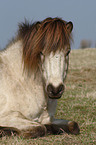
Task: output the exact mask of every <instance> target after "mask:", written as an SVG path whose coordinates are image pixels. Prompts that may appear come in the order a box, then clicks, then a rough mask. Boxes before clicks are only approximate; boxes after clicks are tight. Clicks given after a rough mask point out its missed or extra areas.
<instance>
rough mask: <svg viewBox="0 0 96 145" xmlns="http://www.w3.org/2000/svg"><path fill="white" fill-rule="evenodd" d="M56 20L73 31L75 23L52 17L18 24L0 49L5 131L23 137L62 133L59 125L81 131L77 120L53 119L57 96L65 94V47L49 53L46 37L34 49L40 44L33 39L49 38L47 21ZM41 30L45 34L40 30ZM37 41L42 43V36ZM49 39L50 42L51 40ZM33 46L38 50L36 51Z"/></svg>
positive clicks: (0, 120)
mask: <svg viewBox="0 0 96 145" xmlns="http://www.w3.org/2000/svg"><path fill="white" fill-rule="evenodd" d="M53 21H54V22H55V21H56V22H55V23H64V24H65V27H66V28H65V29H66V31H67V29H68V30H69V31H70V32H71V29H72V26H71V25H72V23H69V24H68V26H67V24H66V23H65V22H64V21H63V20H61V19H59V18H54V19H52V18H49V19H46V20H44V21H42V22H37V23H36V24H33V25H29V24H23V25H20V26H19V33H18V36H17V37H16V39H15V40H14V41H13V42H12V43H10V45H8V47H7V48H6V49H5V50H3V51H1V52H0V126H1V127H0V130H1V132H3V133H5V134H10V132H11V131H12V132H15V133H17V134H19V135H22V136H24V137H37V136H42V135H44V134H45V133H46V132H47V131H49V132H51V133H59V132H60V128H61V130H65V131H66V132H71V133H74V134H78V133H79V127H78V124H77V123H76V122H73V121H66V120H56V119H54V114H55V111H56V105H57V99H58V98H60V97H61V95H62V94H63V91H64V79H65V77H66V74H67V68H68V56H67V55H66V51H65V49H66V48H64V51H63V49H62V48H60V49H61V50H58V49H59V48H56V49H57V50H52V52H51V49H52V48H51V49H50V50H49V52H48V50H47V51H46V50H44V49H45V48H46V47H45V45H44V44H46V43H47V39H46V41H45V38H44V40H43V41H44V44H43V45H44V48H41V50H39V47H38V49H37V46H38V45H39V43H38V44H37V45H36V48H35V44H36V43H37V41H36V42H34V40H36V38H35V37H37V38H38V39H37V40H39V39H40V38H39V36H40V37H41V38H42V37H45V35H46V37H47V33H48V32H47V33H45V32H46V31H47V29H48V27H47V23H48V24H50V23H52V22H53ZM64 24H62V25H64ZM42 25H43V26H42ZM44 25H45V26H44ZM56 25H57V24H56ZM59 25H60V24H59ZM42 27H43V28H42ZM45 28H46V31H45V30H44V29H45ZM50 29H51V28H50ZM55 29H56V28H55ZM55 29H54V31H55ZM58 29H59V27H58ZM41 30H43V33H42V36H41V33H40V34H39V32H38V31H41ZM50 33H51V32H50ZM63 33H64V32H63ZM43 34H44V35H43ZM58 35H59V34H58ZM63 35H65V34H63ZM54 37H55V36H54ZM64 37H65V36H64ZM68 37H69V34H68ZM48 39H50V38H48ZM57 39H58V38H56V40H57ZM54 41H55V40H54ZM64 41H65V40H64ZM66 41H67V40H66ZM38 42H41V39H40V40H39V41H38ZM48 42H49V43H51V42H50V40H48ZM58 42H59V40H58ZM31 43H32V44H31ZM62 43H63V42H62ZM40 44H41V43H40ZM66 44H67V43H66ZM66 44H65V47H67V46H66ZM68 44H69V42H68ZM33 45H34V48H35V49H37V50H36V51H35V52H33V50H34V48H32V47H33ZM47 45H48V44H47ZM50 46H51V44H50ZM47 49H48V48H47ZM68 49H69V48H68ZM37 52H38V54H36V53H37ZM32 53H33V54H32ZM47 53H48V55H47ZM67 53H68V51H67ZM31 61H32V62H31ZM51 62H52V63H51ZM40 65H41V66H40ZM54 66H55V67H54ZM63 66H64V68H63ZM59 69H60V70H59ZM58 90H59V91H58Z"/></svg>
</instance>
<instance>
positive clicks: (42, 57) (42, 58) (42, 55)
mask: <svg viewBox="0 0 96 145" xmlns="http://www.w3.org/2000/svg"><path fill="white" fill-rule="evenodd" d="M40 55H41V60H42V61H44V54H43V53H42V52H40Z"/></svg>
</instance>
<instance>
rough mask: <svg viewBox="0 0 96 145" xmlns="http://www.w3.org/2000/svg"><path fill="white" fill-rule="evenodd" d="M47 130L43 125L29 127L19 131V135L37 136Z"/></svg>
mask: <svg viewBox="0 0 96 145" xmlns="http://www.w3.org/2000/svg"><path fill="white" fill-rule="evenodd" d="M46 132H47V130H46V127H45V126H44V125H40V126H35V127H29V128H28V129H23V130H22V131H21V133H20V136H22V137H24V138H37V137H41V136H44V135H45V134H46Z"/></svg>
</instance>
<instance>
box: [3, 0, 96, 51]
mask: <svg viewBox="0 0 96 145" xmlns="http://www.w3.org/2000/svg"><path fill="white" fill-rule="evenodd" d="M46 17H61V18H62V19H64V20H66V21H72V22H73V25H74V29H73V39H74V43H73V44H72V49H77V48H79V46H80V41H81V40H82V39H87V40H92V45H93V47H94V46H95V43H96V0H0V48H4V47H5V46H6V45H7V43H8V41H9V40H10V39H11V38H12V37H14V36H15V35H16V32H17V30H18V23H20V22H22V21H24V19H25V18H26V19H28V20H29V21H32V20H33V21H38V20H43V19H45V18H46Z"/></svg>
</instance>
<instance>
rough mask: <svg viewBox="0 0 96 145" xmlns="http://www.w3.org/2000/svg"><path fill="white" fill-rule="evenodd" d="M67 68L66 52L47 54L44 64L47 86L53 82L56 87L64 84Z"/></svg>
mask: <svg viewBox="0 0 96 145" xmlns="http://www.w3.org/2000/svg"><path fill="white" fill-rule="evenodd" d="M65 69H66V61H65V55H64V52H57V53H55V54H53V53H50V55H48V56H46V57H45V60H44V62H43V64H42V70H43V77H44V80H45V82H46V86H47V85H48V84H52V85H53V86H54V87H58V86H59V85H60V84H63V83H64V70H65Z"/></svg>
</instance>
